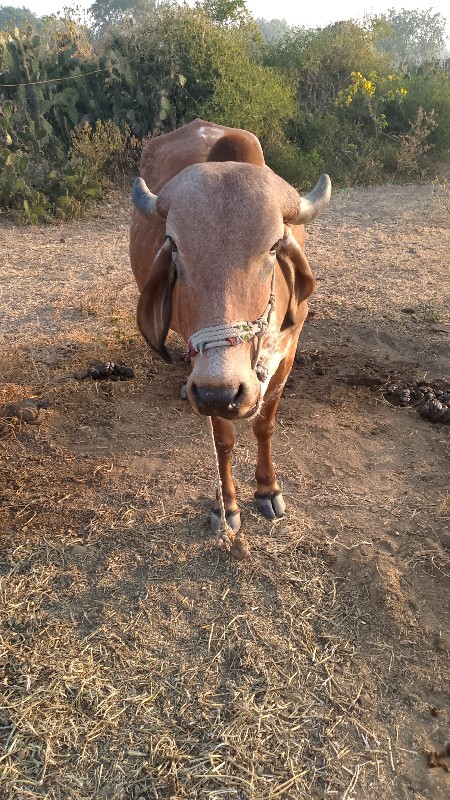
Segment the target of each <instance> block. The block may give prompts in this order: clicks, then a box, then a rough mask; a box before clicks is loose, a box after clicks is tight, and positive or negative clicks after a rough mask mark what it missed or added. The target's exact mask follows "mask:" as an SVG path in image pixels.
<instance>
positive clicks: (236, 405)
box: [229, 383, 245, 411]
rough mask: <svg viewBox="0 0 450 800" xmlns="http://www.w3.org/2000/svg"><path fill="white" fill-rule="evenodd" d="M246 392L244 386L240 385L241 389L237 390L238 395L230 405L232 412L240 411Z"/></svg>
mask: <svg viewBox="0 0 450 800" xmlns="http://www.w3.org/2000/svg"><path fill="white" fill-rule="evenodd" d="M244 392H245V388H244V384H243V383H241V384H240V385H239V389H238V390H237V392H236V394H235V395H234V397H233V399H232V401H231V403H230V405H229V410H230V411H237V410H238V408H239V406H240V404H241V402H242V398H243V396H244Z"/></svg>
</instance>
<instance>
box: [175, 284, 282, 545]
mask: <svg viewBox="0 0 450 800" xmlns="http://www.w3.org/2000/svg"><path fill="white" fill-rule="evenodd" d="M274 310H275V270H274V271H273V273H272V282H271V286H270V296H269V302H268V303H267V306H266V308H265V311H264V313H263V314H262V316H261V317H258V319H256V320H255V321H254V322H235V323H233V324H230V325H210V326H209V327H208V328H201V329H200V330H199V331H197V332H196V333H194V334H193V335H192V336H191V338H190V339H189V342H188V350H187V353H185V355H184V357H183V360H184V361H186V362H189V361H191V359H192V358H194V357H195V356H196V355H198V353H202V352H203V351H204V350H210V349H211V348H213V347H235V346H236V345H238V344H243V343H244V342H248V341H250V340H251V339H253V338H255V337H257V339H258V343H257V345H256V349H255V354H254V356H253V359H252V369H253V370H254V371H255V373H256V375H257V378H258V380H259V381H261V382H263V381H265V380H266V379H267V378H268V370H267V368H266V367H264V366H263V365H262V364H261V363H260V356H261V346H262V341H263V338H264V336H265V334H266V333H267V330H268V328H269V325H270V321H271V318H272V314H273V312H274ZM206 420H207V424H208V430H209V435H210V438H211V447H212V451H213V458H214V466H215V471H216V493H217V499H218V502H219V511H220V522H219V527H218V530H217V533H216V544H217V545H218V547H220V548H221V549H222V550H225V551H226V552H227V553H231V555H236V556H237V557H240V558H242V557H244V556H246V555H248V547H247V544H246V542H245V539H244V536H243V535H242V534H239V533H238V534H237V535H236V536H235V534H234V532H233V530H232V529H231V527H230V526H229V524H228V521H227V515H226V511H225V503H224V501H223V492H222V478H221V477H220V466H219V456H218V454H217V447H216V440H215V438H214V428H213V424H212V419H211V417H206ZM238 540H239V544H240V548H239V547H237V541H238ZM233 546H234V549H235V551H236V552H235V553H233V550H232V548H233ZM238 553H239V555H238Z"/></svg>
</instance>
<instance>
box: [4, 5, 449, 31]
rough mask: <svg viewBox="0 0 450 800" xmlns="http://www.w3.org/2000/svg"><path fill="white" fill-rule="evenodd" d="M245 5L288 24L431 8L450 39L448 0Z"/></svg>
mask: <svg viewBox="0 0 450 800" xmlns="http://www.w3.org/2000/svg"><path fill="white" fill-rule="evenodd" d="M92 2H93V0H78V1H76V2H74V3H71V2H70V0H1V5H5V6H7V5H8V6H19V7H21V6H25V7H26V8H29V9H30V10H31V11H33V12H34V13H35V14H37V15H38V16H43V15H44V14H53V13H55V12H56V11H60V10H61V9H62V8H63V7H64V6H70V5H77V6H79V7H80V8H84V9H86V8H88V7H89V6H90V5H91V4H92ZM247 7H248V8H249V10H250V11H251V13H252V14H253V16H254V17H263V18H264V19H273V18H274V17H275V18H276V19H285V20H286V21H287V22H289V24H291V25H302V26H305V27H311V28H314V27H323V26H324V25H327V24H328V23H330V22H336V21H337V20H342V19H362V17H363V16H364V15H365V14H370V15H372V14H381V13H383V12H385V11H387V10H388V9H389V8H395V9H396V10H398V11H399V10H400V9H402V8H408V9H413V8H416V9H420V10H422V11H424V10H427V9H429V8H432V9H433V10H434V11H439V12H440V13H441V14H443V15H444V17H447V19H448V25H447V39H450V3H449V0H363V2H361V0H340V2H339V3H336V2H330V0H328V2H317V3H311V4H309V3H300V2H299V0H276V2H275V3H274V1H273V0H247Z"/></svg>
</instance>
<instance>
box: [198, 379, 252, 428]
mask: <svg viewBox="0 0 450 800" xmlns="http://www.w3.org/2000/svg"><path fill="white" fill-rule="evenodd" d="M187 388H188V398H189V401H190V404H191V406H192V408H193V409H194V411H196V412H197V414H201V415H202V416H203V415H204V416H207V417H222V418H223V419H246V418H247V417H250V416H253V414H255V413H256V411H257V410H258V405H259V403H258V400H257V401H256V403H255V402H251V399H250V397H249V392H248V389H247V387H246V386H245V384H243V383H241V384H239V386H238V387H232V386H226V387H224V386H208V385H206V386H205V385H202V386H199V385H197V384H196V383H195V382H194V381H192V382H190V384H189V383H188V387H187Z"/></svg>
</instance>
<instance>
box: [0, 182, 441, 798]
mask: <svg viewBox="0 0 450 800" xmlns="http://www.w3.org/2000/svg"><path fill="white" fill-rule="evenodd" d="M377 191H378V190H373V193H372V194H370V193H369V194H368V195H367V197H368V198H369V199H370V202H372V200H373V198H375V201H376V200H377V197H378V195H377ZM398 191H400V190H398V189H396V192H398ZM361 196H362V197H365V195H364V191H363V192H362V195H361ZM408 197H409V193H408ZM375 201H374V203H375V208H379V209H380V208H381V210H380V211H379V214H380V220H381V218H382V216H383V208H382V204H381V205H380V203H381V200H380V199H379V200H378V201H377V202H379V205H378V206H377V204H376V202H375ZM341 202H342V203H348V204H349V205H350V206H351V203H352V202H353V201H352V198H347V197H343V198H342V200H341ZM355 202H357V201H356V200H355ZM382 202H385V201H384V200H383V201H382ZM395 203H396V204H398V200H395ZM424 204H425V205H426V200H425V199H424ZM364 209H369V211H368V213H369V212H370V214H372V211H373V206H369V205H364V206H363V210H364ZM113 212H114V218H113V219H111V218H110V216H107V215H106V212H105V217H104V218H103V219H101V218H100V219H98V220H94V221H92V222H90V223H86V222H84V223H74V224H73V225H65V226H61V228H60V229H57V228H51V229H39V230H37V231H36V230H31V231H28V230H25V231H20V232H17V231H14V230H9V229H5V230H3V231H0V235H1V236H2V237H3V240H4V253H5V254H6V255H5V256H4V264H3V275H4V276H6V277H7V278H8V282H4V283H3V290H4V297H5V299H6V305H5V314H4V320H3V322H4V326H3V331H2V340H3V342H2V343H3V356H2V362H1V364H0V375H1V384H0V407H1V406H2V405H3V403H6V402H14V401H19V400H21V399H22V398H23V397H26V396H28V397H30V396H34V397H41V398H45V399H48V400H49V401H50V407H49V409H48V410H47V411H45V413H44V418H43V422H42V424H41V425H39V426H27V425H25V424H23V423H20V422H19V421H17V420H12V421H11V420H2V421H1V422H2V427H1V433H0V448H1V451H2V460H1V463H0V486H1V490H2V504H1V507H0V531H1V533H0V675H1V680H0V798H1V800H38V798H39V800H100V798H108V800H153V798H155V800H168V799H169V798H170V799H171V800H182V799H183V798H190V800H200V799H201V800H275V798H284V800H314V799H315V798H317V800H319V798H320V799H322V798H327V799H328V798H330V799H332V800H334V799H335V798H336V799H337V800H367V798H375V797H376V798H377V800H391V798H395V799H396V800H397V798H398V800H403V798H404V797H405V798H406V797H409V796H411V793H412V792H413V793H414V797H415V798H417V800H422V799H423V800H424V798H426V797H436V798H440V797H445V796H446V795H445V794H444V793H443V792H444V784H443V783H442V779H446V780H447V779H448V776H447V775H445V774H444V769H441V768H439V767H438V768H436V769H433V770H429V769H428V766H427V762H426V758H425V757H424V756H423V752H425V751H427V752H431V751H434V750H435V751H436V752H441V751H442V748H443V746H444V741H445V740H444V737H445V731H446V729H447V730H448V724H449V707H448V699H449V695H448V690H447V686H446V679H447V672H448V649H447V648H448V636H447V631H448V602H447V601H448V594H447V592H448V571H449V556H448V546H447V545H448V543H449V540H448V539H445V536H448V533H447V530H448V513H447V512H448V479H447V478H448V476H446V472H445V458H446V456H445V453H447V449H448V431H447V429H446V430H444V429H443V428H440V429H439V428H438V427H432V426H430V425H429V424H428V423H425V422H424V421H422V420H419V419H416V417H414V416H412V412H411V415H410V412H409V411H408V410H404V411H401V410H398V409H397V410H394V409H392V408H390V407H387V405H386V404H385V403H384V401H383V398H382V397H381V396H380V395H377V394H372V393H370V392H369V390H368V389H365V388H361V387H359V388H357V389H350V388H349V386H348V385H347V383H345V382H342V378H343V377H344V378H345V376H346V375H347V373H346V372H345V369H347V370H349V371H350V372H354V371H355V369H356V368H358V369H363V367H362V366H361V365H364V370H366V371H367V370H369V371H370V369H372V370H376V369H377V370H381V367H380V363H384V362H383V359H384V353H385V352H386V353H388V354H391V357H392V352H393V348H394V345H393V343H392V342H393V338H392V337H393V336H394V333H393V332H394V331H395V330H398V329H399V323H401V325H402V326H403V327H402V328H401V330H402V333H403V334H404V335H405V342H407V340H408V336H410V337H411V339H413V337H414V336H415V337H416V338H414V341H413V345H412V346H411V351H412V352H413V356H412V357H411V355H410V353H408V352H407V348H406V347H405V346H403V345H402V346H401V348H400V349H401V351H402V353H401V356H402V358H404V359H405V360H404V369H407V370H410V369H412V367H411V363H412V358H416V359H417V358H419V356H420V357H421V353H422V352H423V359H422V362H421V364H420V368H423V365H429V364H430V362H431V359H430V351H429V350H426V347H429V334H428V333H427V332H425V333H426V335H425V334H424V333H423V331H422V329H419V328H417V327H416V328H415V327H414V326H417V325H420V324H421V322H420V321H419V322H413V321H411V320H409V318H408V319H405V317H404V315H403V314H402V313H401V311H400V307H401V305H402V304H404V305H406V304H408V297H407V296H405V294H406V295H407V293H408V292H410V291H411V292H412V291H413V285H415V286H417V285H418V280H419V279H420V281H422V283H421V285H422V286H423V287H424V291H423V295H422V297H423V300H424V302H437V301H438V300H439V297H441V296H442V280H443V279H442V278H441V277H440V276H441V275H444V265H442V270H441V272H440V273H439V279H437V278H436V280H435V282H433V281H430V273H429V269H426V266H427V265H426V264H423V266H422V267H421V266H420V264H419V263H418V260H417V258H416V255H415V254H411V256H410V258H411V262H412V264H411V266H412V267H413V269H414V272H413V273H412V274H411V275H409V276H408V277H406V275H407V273H406V267H405V272H404V273H402V274H399V273H395V274H394V273H393V272H392V269H391V259H392V255H391V253H390V252H389V250H390V247H391V242H392V237H393V232H392V229H391V228H389V230H388V231H387V232H386V229H385V228H384V227H383V223H382V222H381V221H380V222H379V223H377V225H375V228H374V232H372V231H370V232H369V231H367V235H366V233H365V231H366V228H365V221H364V216H363V217H362V221H361V218H360V217H355V218H354V219H353V223H352V224H353V225H356V224H360V226H361V228H360V233H361V231H362V233H361V236H360V240H359V247H360V250H359V258H360V264H356V265H353V269H354V271H358V281H357V285H358V288H357V289H352V279H351V275H350V274H349V270H348V268H347V269H346V264H345V263H344V262H345V257H346V256H345V252H344V254H343V256H342V255H341V258H343V259H344V261H341V262H340V263H338V262H337V260H336V257H335V252H336V247H335V244H333V242H336V240H337V239H338V238H339V236H340V235H341V232H342V227H339V226H338V223H337V222H336V223H335V217H331V215H330V218H329V219H330V221H329V227H328V235H327V236H325V234H323V236H324V238H323V240H322V233H321V231H322V230H323V229H319V231H316V233H315V237H314V233H313V234H312V239H313V241H312V254H313V255H312V259H313V263H314V259H315V258H316V259H317V258H319V256H320V257H323V259H324V264H326V263H327V261H328V260H329V262H330V267H329V272H328V273H327V275H326V279H325V277H324V278H323V280H322V281H320V282H319V292H318V295H317V300H316V301H314V303H315V306H316V308H317V311H318V313H317V315H316V317H315V321H314V322H313V323H310V328H309V329H308V330H307V331H305V337H304V340H303V341H304V352H305V353H307V354H310V355H311V361H310V363H309V365H307V366H306V367H305V368H304V370H303V373H301V374H300V372H299V373H298V375H297V386H296V387H294V389H293V390H292V391H291V392H290V394H289V396H288V397H287V398H286V399H285V400H284V401H283V404H282V413H281V415H280V423H279V426H278V430H277V436H276V447H275V452H276V460H277V465H278V471H279V474H280V477H281V479H282V480H283V482H284V493H285V495H286V498H287V500H288V503H289V515H288V516H287V517H286V519H285V520H283V521H281V522H279V523H277V524H275V525H272V524H270V523H269V522H267V521H264V520H262V519H261V518H260V517H259V516H258V515H257V513H256V511H255V509H254V505H253V498H252V492H253V486H252V476H253V469H254V444H253V440H252V435H251V433H249V432H248V431H246V430H245V429H244V428H243V429H241V430H240V436H239V441H238V445H237V448H236V458H235V460H236V470H235V471H236V476H237V482H238V484H239V497H240V501H241V506H242V510H243V515H244V525H245V533H246V537H247V539H248V541H249V544H250V546H251V558H250V559H249V560H248V561H247V562H244V563H239V564H238V563H234V562H233V561H230V560H229V559H228V558H227V557H225V556H224V555H223V554H222V553H220V552H219V551H218V550H217V549H216V548H215V546H214V542H213V541H212V538H211V537H210V534H209V531H208V527H207V516H208V509H209V503H210V498H211V497H212V492H213V486H212V484H213V470H212V464H211V455H210V453H209V449H208V438H207V431H206V427H205V426H203V425H202V423H201V421H200V420H197V419H195V418H194V417H193V416H192V415H191V414H190V413H189V412H188V410H187V408H186V405H185V404H183V403H182V402H181V401H180V399H179V395H178V387H179V384H180V383H181V382H182V380H183V376H184V372H183V370H184V367H181V366H179V365H175V367H173V368H169V367H166V366H165V365H162V364H160V363H159V362H157V361H153V359H152V358H151V357H149V356H148V354H146V353H145V348H144V346H143V345H142V343H141V341H140V339H139V337H138V336H137V334H136V331H135V325H134V303H135V296H136V293H135V289H134V287H133V285H132V283H130V281H129V278H128V273H127V267H126V262H127V254H126V224H127V215H128V211H127V210H126V209H125V210H119V209H118V208H114V209H113ZM357 213H358V214H361V213H362V212H361V209H360V208H359V207H358V212H357ZM355 219H356V222H355ZM324 224H325V223H324ZM334 224H336V228H334V227H333V226H334ZM414 224H415V223H414ZM419 233H420V232H419ZM421 235H422V236H423V237H424V238H423V245H422V246H423V248H424V251H425V250H426V249H427V248H428V247H429V239H427V236H426V235H424V234H423V232H422V234H421ZM434 235H435V232H433V231H432V232H431V233H430V234H429V236H430V237H433V236H434ZM372 236H373V237H374V239H371V238H370V237H372ZM418 236H419V234H418ZM327 237H328V238H327ZM355 237H356V238H355V241H356V239H357V234H356V233H355ZM60 238H63V239H65V241H64V242H61V241H60ZM439 238H442V233H440V232H436V241H438V239H439ZM380 241H381V245H380ZM388 243H389V244H388ZM410 246H411V243H409V244H408V245H406V244H404V243H403V241H401V242H400V241H399V242H398V243H397V251H398V252H402V253H403V256H404V257H405V258H406V254H407V247H410ZM443 246H444V244H443ZM314 248H315V249H314ZM349 248H350V249H349V251H348V254H347V256H348V258H350V251H351V252H352V253H354V252H355V247H354V246H353V244H352V242H351V241H350V244H349ZM333 253H334V255H333V259H334V260H332V258H331V255H332V254H333ZM374 253H376V259H377V267H378V269H379V270H384V272H383V275H384V278H385V282H384V283H383V292H384V294H383V296H381V297H380V293H379V291H378V287H374V285H373V275H372V273H371V271H370V270H369V271H368V270H367V264H368V263H369V264H372V263H373V259H374V258H375V255H374ZM383 253H384V254H385V255H384V256H383ZM99 254H100V255H99ZM371 259H372V260H371ZM433 263H434V265H435V268H436V269H438V268H439V269H440V267H439V258H438V255H437V254H435V262H433ZM428 266H429V265H428ZM435 277H436V275H435ZM383 280H384V279H383ZM402 281H403V284H404V285H403V290H402ZM37 286H38V287H39V290H38V291H37V289H36V287H37ZM333 287H334V288H333ZM405 287H406V288H405ZM444 288H445V287H444ZM352 291H353V294H352ZM402 291H403V296H402V295H401V292H402ZM445 291H447V289H446V290H445ZM447 293H448V292H447ZM324 300H326V301H327V302H324ZM359 305H361V308H359ZM380 308H382V311H383V314H384V315H385V316H384V317H379V324H380V326H381V327H380V328H378V327H376V328H375V331H376V333H375V332H374V330H373V329H372V328H370V327H369V326H370V325H371V324H373V320H374V319H376V318H377V315H379V314H380ZM377 319H378V318H377ZM380 320H382V321H381V322H380ZM425 322H426V321H423V324H425ZM335 325H337V326H338V327H339V331H338V332H336V331H337V328H336V327H334V326H335ZM377 326H378V322H377ZM408 326H409V327H408ZM415 331H416V332H415ZM326 336H328V339H326ZM383 336H384V337H385V338H383ZM346 337H347V338H346ZM350 340H351V344H350V345H349V344H348V342H349V341H350ZM323 342H325V343H326V344H325V348H322V349H321V345H322V344H323ZM367 343H368V344H367ZM445 344H446V339H445V334H442V335H439V334H436V335H435V340H434V343H433V354H434V357H435V360H434V362H433V363H434V364H435V370H439V369H440V366H439V365H440V363H444V361H445ZM383 347H384V348H385V350H383ZM421 347H422V348H423V350H421ZM339 348H340V349H339ZM440 348H441V349H440ZM175 349H176V343H175ZM368 350H370V363H369V366H367V363H368V359H369V356H368V355H367V351H368ZM418 354H419V355H418ZM377 357H378V358H379V360H378V361H377ZM91 358H99V359H102V360H108V359H110V358H112V359H113V360H114V359H122V360H124V361H125V362H126V363H128V364H131V365H132V366H133V367H135V369H136V372H137V378H136V380H133V381H131V382H129V383H123V384H114V385H111V384H108V385H106V384H99V383H95V382H76V381H74V380H73V379H72V378H71V377H70V376H71V374H72V373H73V371H75V370H76V369H80V368H83V367H84V366H86V364H87V362H88V361H89V359H91ZM317 358H319V362H317V360H314V359H317ZM408 359H409V360H408ZM440 359H441V360H442V362H441V360H440ZM316 363H320V364H322V365H323V367H324V369H325V375H324V376H323V377H321V376H320V375H316V374H315V372H314V364H316ZM401 363H403V362H401V359H399V360H398V361H397V362H396V363H395V365H394V366H391V365H389V369H391V368H392V369H393V370H394V371H397V370H398V369H399V368H400V365H401ZM336 365H339V370H340V372H339V374H338V373H337V371H336V372H333V369H334V368H335V366H336ZM341 365H344V367H342V368H341ZM355 365H356V366H355ZM405 365H406V366H405ZM384 369H387V368H386V366H384ZM302 374H304V376H307V380H304V378H303V377H302ZM377 374H379V373H377ZM430 377H433V376H432V375H431V376H430ZM302 381H303V385H299V384H301V382H302ZM387 487H389V488H388V489H387ZM446 542H447V545H446V544H445V543H446ZM446 598H447V600H446ZM446 615H447V616H446ZM430 708H432V709H434V711H433V712H432V713H430ZM441 776H442V777H441Z"/></svg>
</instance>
